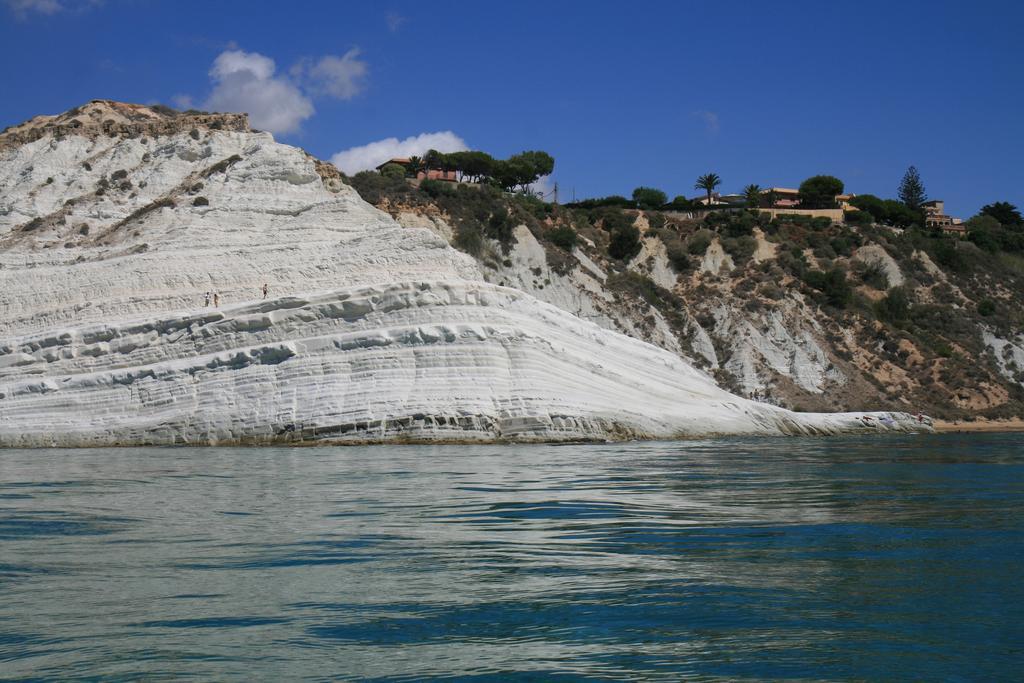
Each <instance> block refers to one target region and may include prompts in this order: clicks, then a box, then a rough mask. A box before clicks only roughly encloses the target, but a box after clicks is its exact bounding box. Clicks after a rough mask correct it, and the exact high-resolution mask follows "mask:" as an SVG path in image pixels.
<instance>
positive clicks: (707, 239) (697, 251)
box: [686, 230, 713, 256]
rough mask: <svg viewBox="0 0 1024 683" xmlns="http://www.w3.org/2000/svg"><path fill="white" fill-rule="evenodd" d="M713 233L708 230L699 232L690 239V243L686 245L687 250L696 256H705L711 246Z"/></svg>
mask: <svg viewBox="0 0 1024 683" xmlns="http://www.w3.org/2000/svg"><path fill="white" fill-rule="evenodd" d="M712 237H713V235H712V233H711V232H709V231H707V230H699V231H698V232H696V233H694V235H693V236H692V237H690V241H689V242H687V244H686V250H687V251H688V252H690V253H691V254H693V255H694V256H703V255H704V253H705V252H706V251H707V250H708V247H710V246H711V240H712Z"/></svg>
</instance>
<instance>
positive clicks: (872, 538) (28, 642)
mask: <svg viewBox="0 0 1024 683" xmlns="http://www.w3.org/2000/svg"><path fill="white" fill-rule="evenodd" d="M1022 509H1024V440H1022V439H1021V437H1019V436H1006V435H982V436H962V435H951V436H937V437H884V438H866V439H865V438H862V439H839V438H837V439H723V440H701V441H692V442H684V443H670V442H665V443H626V444H607V445H571V446H477V447H450V446H436V447H431V446H422V447H420V446H417V447H412V446H409V447H404V446H396V447H386V448H317V449H167V448H163V449H156V448H154V449H145V448H143V449H124V450H88V451H31V452H29V451H17V450H10V451H0V661H2V662H3V666H2V667H0V671H2V673H0V677H11V678H15V679H33V678H36V679H45V680H66V679H79V680H137V679H140V678H145V679H148V680H177V679H181V678H187V679H199V680H239V681H242V680H246V681H247V680H254V679H255V680H311V681H328V680H353V679H359V680H378V679H379V680H392V681H393V680H409V681H413V680H415V681H419V680H424V679H432V678H460V679H467V680H468V679H479V680H495V681H498V680H500V681H516V680H548V679H552V678H557V679H558V680H593V679H603V680H608V679H613V680H679V679H681V678H698V679H702V680H735V679H742V678H751V679H758V680H765V679H801V678H803V679H814V680H822V679H827V680H878V681H882V680H893V679H904V678H908V679H915V680H950V679H956V678H960V679H962V680H969V679H993V680H1007V679H1012V678H1015V677H1017V670H1018V665H1019V662H1020V661H1022V660H1024V645H1022V644H1024V636H1022V633H1024V631H1022V630H1021V628H1020V626H1019V625H1020V624H1021V623H1024V587H1022V582H1021V581H1020V580H1019V572H1020V567H1021V566H1022V561H1024V518H1022V515H1021V514H1020V511H1021V510H1022Z"/></svg>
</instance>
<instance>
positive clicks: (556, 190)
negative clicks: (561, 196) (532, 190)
mask: <svg viewBox="0 0 1024 683" xmlns="http://www.w3.org/2000/svg"><path fill="white" fill-rule="evenodd" d="M554 195H555V196H554V203H555V204H557V203H558V183H557V182H556V183H555V192H554Z"/></svg>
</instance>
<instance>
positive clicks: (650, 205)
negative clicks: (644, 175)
mask: <svg viewBox="0 0 1024 683" xmlns="http://www.w3.org/2000/svg"><path fill="white" fill-rule="evenodd" d="M633 201H634V202H635V203H636V205H637V207H639V208H641V209H660V208H661V207H662V206H664V205H665V204H666V203H667V202H668V196H667V195H666V194H665V193H664V192H662V191H661V190H658V189H656V188H653V187H638V188H636V189H635V190H633Z"/></svg>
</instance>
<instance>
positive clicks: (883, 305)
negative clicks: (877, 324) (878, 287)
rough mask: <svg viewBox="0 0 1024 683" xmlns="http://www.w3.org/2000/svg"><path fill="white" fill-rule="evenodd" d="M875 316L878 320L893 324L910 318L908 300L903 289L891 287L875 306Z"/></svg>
mask: <svg viewBox="0 0 1024 683" xmlns="http://www.w3.org/2000/svg"><path fill="white" fill-rule="evenodd" d="M875 314H876V315H877V316H878V317H879V319H880V320H885V321H887V322H891V323H895V322H899V321H902V320H907V319H908V318H909V317H910V298H909V297H908V296H907V291H906V289H904V288H903V287H893V288H892V289H891V290H889V293H888V294H886V295H885V297H883V298H882V299H881V300H879V301H878V302H877V303H876V304H875Z"/></svg>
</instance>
